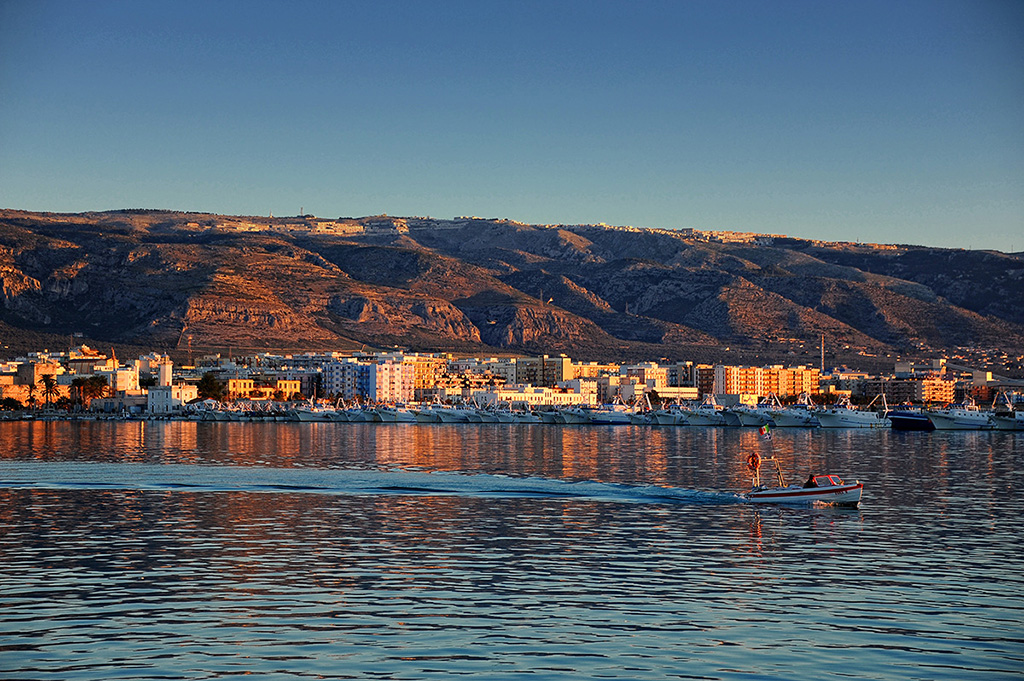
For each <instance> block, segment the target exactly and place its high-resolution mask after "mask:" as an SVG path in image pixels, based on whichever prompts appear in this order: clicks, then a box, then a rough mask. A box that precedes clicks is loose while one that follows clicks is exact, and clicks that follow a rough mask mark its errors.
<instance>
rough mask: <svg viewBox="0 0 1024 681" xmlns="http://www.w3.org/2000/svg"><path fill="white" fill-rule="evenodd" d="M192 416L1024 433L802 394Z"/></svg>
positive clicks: (982, 416)
mask: <svg viewBox="0 0 1024 681" xmlns="http://www.w3.org/2000/svg"><path fill="white" fill-rule="evenodd" d="M193 418H196V419H199V420H208V421H256V420H276V421H301V422H347V423H367V422H374V423H547V424H555V425H642V426H721V427H730V426H731V427H755V428H759V427H764V426H768V427H771V428H890V427H891V428H893V429H897V430H949V429H975V430H981V429H1002V430H1024V411H1014V410H1012V409H1009V408H1006V409H1003V410H984V409H979V408H978V407H977V406H976V405H974V404H964V405H949V406H946V407H942V408H934V409H921V408H919V409H910V408H897V409H892V410H890V409H889V408H888V407H887V406H886V405H885V403H884V399H883V400H881V404H879V405H878V406H876V405H875V403H872V404H870V405H868V406H867V407H864V408H858V407H855V406H853V405H852V404H850V403H849V401H848V400H846V399H841V400H840V401H839V402H837V403H836V404H833V405H828V406H816V405H814V404H813V402H812V401H811V399H810V397H809V396H807V395H803V396H801V398H800V399H799V400H798V401H797V403H796V404H791V405H783V404H781V403H780V402H779V400H778V399H777V398H775V397H774V396H772V397H771V398H769V399H768V400H765V401H764V402H763V403H761V404H758V405H743V404H740V405H733V406H728V407H726V406H723V405H720V404H717V403H716V402H715V399H714V397H713V396H709V397H708V398H707V399H705V400H704V401H703V402H701V403H700V404H696V405H694V404H690V405H686V404H671V405H666V406H663V407H662V408H659V409H652V408H651V407H650V405H649V404H644V405H642V406H641V405H634V406H630V405H626V404H610V405H601V406H590V407H588V406H569V407H562V408H547V409H543V410H540V409H538V410H533V409H513V408H511V406H509V405H504V406H479V405H476V404H457V405H452V404H440V403H433V404H412V405H404V404H386V405H344V404H328V403H318V402H308V403H303V404H301V405H298V406H293V407H291V408H287V409H284V408H275V409H265V408H264V409H257V410H249V409H246V408H244V407H240V406H238V405H237V404H236V405H220V404H212V405H206V407H205V408H203V409H199V410H197V411H196V412H195V413H194V415H193Z"/></svg>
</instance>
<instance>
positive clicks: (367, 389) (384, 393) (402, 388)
mask: <svg viewBox="0 0 1024 681" xmlns="http://www.w3.org/2000/svg"><path fill="white" fill-rule="evenodd" d="M415 384H416V369H415V367H413V365H411V364H405V363H401V362H377V363H374V364H370V365H362V368H361V375H360V380H359V381H358V383H357V385H359V387H360V388H361V392H362V395H363V397H365V398H366V399H367V400H370V401H372V402H411V401H412V399H413V396H414V394H415V387H414V386H415Z"/></svg>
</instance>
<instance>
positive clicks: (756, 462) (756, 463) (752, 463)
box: [747, 454, 761, 471]
mask: <svg viewBox="0 0 1024 681" xmlns="http://www.w3.org/2000/svg"><path fill="white" fill-rule="evenodd" d="M760 467H761V457H759V456H758V455H757V454H751V455H750V456H748V457H747V468H749V469H750V470H752V471H756V470H757V469H758V468H760Z"/></svg>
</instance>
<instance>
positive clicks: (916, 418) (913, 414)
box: [889, 400, 1024, 431]
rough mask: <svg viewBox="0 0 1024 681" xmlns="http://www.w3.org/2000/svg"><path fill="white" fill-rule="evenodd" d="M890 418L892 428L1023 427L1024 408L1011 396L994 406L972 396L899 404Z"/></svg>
mask: <svg viewBox="0 0 1024 681" xmlns="http://www.w3.org/2000/svg"><path fill="white" fill-rule="evenodd" d="M889 420H890V421H891V422H892V428H893V430H925V431H928V430H1024V411H1021V410H1017V409H1014V408H1013V405H1012V404H1010V403H1009V401H1008V400H1007V401H1006V403H1005V404H1004V405H998V404H997V405H994V406H993V408H992V409H982V408H981V407H979V406H978V405H977V404H975V403H974V402H973V401H971V400H967V401H965V402H961V403H959V404H948V405H945V406H942V407H935V408H916V407H897V408H895V409H893V410H892V411H890V412H889Z"/></svg>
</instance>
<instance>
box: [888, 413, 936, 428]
mask: <svg viewBox="0 0 1024 681" xmlns="http://www.w3.org/2000/svg"><path fill="white" fill-rule="evenodd" d="M889 422H890V423H892V429H893V430H925V431H927V430H935V424H934V423H932V421H931V419H929V418H928V415H927V414H923V413H921V412H917V411H892V412H889Z"/></svg>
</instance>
